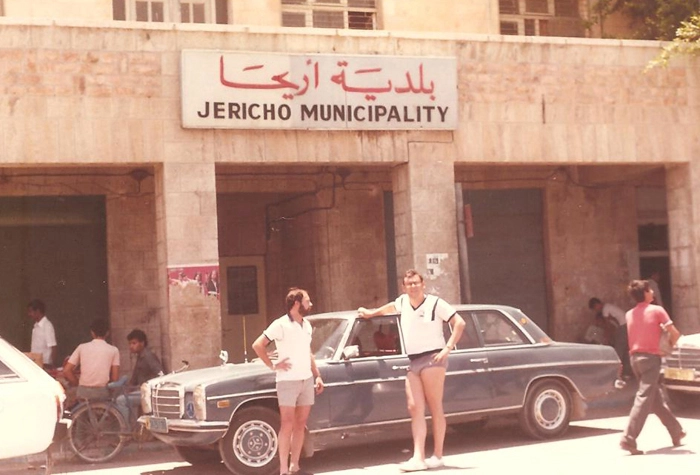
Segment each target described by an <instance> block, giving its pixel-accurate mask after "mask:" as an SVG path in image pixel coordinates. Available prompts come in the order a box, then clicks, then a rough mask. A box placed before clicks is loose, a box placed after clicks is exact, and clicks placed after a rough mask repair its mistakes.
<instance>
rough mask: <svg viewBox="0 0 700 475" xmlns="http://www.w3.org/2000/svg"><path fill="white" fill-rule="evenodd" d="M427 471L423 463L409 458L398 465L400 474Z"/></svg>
mask: <svg viewBox="0 0 700 475" xmlns="http://www.w3.org/2000/svg"><path fill="white" fill-rule="evenodd" d="M427 469H428V466H427V465H426V463H425V461H423V460H419V459H417V458H410V459H408V460H406V461H405V462H404V463H402V464H400V465H399V470H401V471H402V472H420V471H421V470H427Z"/></svg>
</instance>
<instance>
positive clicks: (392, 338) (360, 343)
mask: <svg viewBox="0 0 700 475" xmlns="http://www.w3.org/2000/svg"><path fill="white" fill-rule="evenodd" d="M352 345H357V347H358V349H359V351H360V354H359V356H357V357H358V358H363V357H369V356H386V355H398V354H401V338H400V337H399V326H398V322H397V317H396V316H395V315H392V316H387V317H375V318H371V319H367V320H359V319H358V320H355V324H354V326H353V328H352V332H351V333H350V338H349V339H348V342H347V346H352Z"/></svg>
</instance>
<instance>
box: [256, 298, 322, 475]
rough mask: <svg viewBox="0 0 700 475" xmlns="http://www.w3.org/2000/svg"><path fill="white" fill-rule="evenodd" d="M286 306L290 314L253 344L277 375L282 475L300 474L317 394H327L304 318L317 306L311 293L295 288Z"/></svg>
mask: <svg viewBox="0 0 700 475" xmlns="http://www.w3.org/2000/svg"><path fill="white" fill-rule="evenodd" d="M285 304H286V308H287V313H286V314H285V315H282V316H281V317H280V318H278V319H277V320H275V321H274V322H272V323H271V324H270V326H269V327H267V329H266V330H265V331H264V332H263V333H262V335H260V336H259V337H258V338H257V339H256V340H255V342H254V343H253V350H255V353H257V355H258V357H260V359H261V360H262V361H263V362H264V363H265V365H267V366H268V367H269V368H270V369H272V370H273V371H275V373H276V381H277V402H278V405H279V410H280V431H279V434H278V437H277V439H278V450H279V458H280V474H281V475H286V474H294V473H297V472H299V471H300V468H299V458H300V457H301V449H302V447H303V445H304V431H305V429H306V420H307V419H308V417H309V413H310V412H311V406H312V405H313V403H314V392H315V394H321V392H323V379H322V378H321V373H320V372H319V370H318V368H317V367H316V360H315V359H314V355H313V353H311V324H310V323H309V322H308V321H307V320H306V319H305V318H304V317H305V316H306V315H308V314H309V313H310V312H311V307H312V306H313V304H312V303H311V299H310V298H309V294H308V292H307V291H306V290H303V289H299V288H296V287H294V288H291V289H289V291H288V292H287V296H286V298H285ZM272 341H274V342H275V344H276V346H277V354H278V358H277V361H276V362H274V363H273V362H272V360H271V359H270V356H269V355H268V354H267V350H266V347H267V345H269V344H270V342H272ZM314 390H315V391H314Z"/></svg>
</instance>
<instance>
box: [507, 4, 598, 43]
mask: <svg viewBox="0 0 700 475" xmlns="http://www.w3.org/2000/svg"><path fill="white" fill-rule="evenodd" d="M499 12H500V20H501V34H502V35H525V36H570V37H582V36H584V35H585V29H584V24H583V22H582V21H581V18H580V15H579V0H499ZM521 12H522V13H521Z"/></svg>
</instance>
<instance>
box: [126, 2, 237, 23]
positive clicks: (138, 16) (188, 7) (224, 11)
mask: <svg viewBox="0 0 700 475" xmlns="http://www.w3.org/2000/svg"><path fill="white" fill-rule="evenodd" d="M112 12H113V16H114V19H115V20H128V21H147V22H172V23H228V6H227V0H112Z"/></svg>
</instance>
